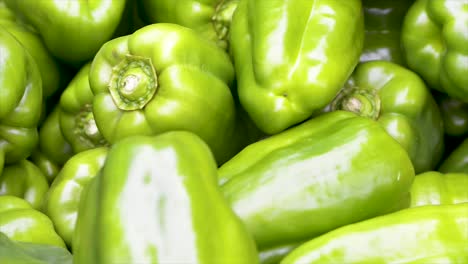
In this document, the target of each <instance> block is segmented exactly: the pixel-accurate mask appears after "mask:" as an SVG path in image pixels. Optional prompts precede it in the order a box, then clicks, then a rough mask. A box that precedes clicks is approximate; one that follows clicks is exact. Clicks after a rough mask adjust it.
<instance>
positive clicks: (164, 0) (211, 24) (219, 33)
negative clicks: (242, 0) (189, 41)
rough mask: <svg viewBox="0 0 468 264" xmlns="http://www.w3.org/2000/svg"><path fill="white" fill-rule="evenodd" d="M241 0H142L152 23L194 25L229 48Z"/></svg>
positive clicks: (148, 21) (143, 7) (207, 36)
mask: <svg viewBox="0 0 468 264" xmlns="http://www.w3.org/2000/svg"><path fill="white" fill-rule="evenodd" d="M238 2H239V0H178V1H173V0H140V1H139V3H140V11H141V13H142V14H143V17H144V20H145V21H146V22H147V23H148V24H152V23H161V22H163V23H174V24H179V25H181V26H184V27H188V28H191V29H193V30H195V31H197V32H199V33H200V34H201V35H202V36H203V37H205V38H206V39H209V40H211V41H213V42H215V43H216V44H217V45H218V46H219V47H221V48H222V49H225V50H227V49H228V47H229V28H230V25H231V20H232V15H233V14H234V11H235V10H236V8H237V4H238Z"/></svg>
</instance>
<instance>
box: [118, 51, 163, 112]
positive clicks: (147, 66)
mask: <svg viewBox="0 0 468 264" xmlns="http://www.w3.org/2000/svg"><path fill="white" fill-rule="evenodd" d="M109 86H110V87H109V90H110V93H111V95H112V99H113V100H114V102H115V104H116V105H117V107H118V108H120V109H121V110H137V109H142V108H143V107H145V105H146V104H147V103H148V102H149V101H151V99H152V98H153V96H154V94H155V93H156V89H157V86H158V84H157V76H156V73H155V71H154V68H153V65H152V63H151V60H150V59H148V58H144V57H138V56H131V55H127V56H126V58H125V59H124V60H122V61H121V62H120V63H119V64H118V65H116V66H114V68H113V69H112V78H111V81H110V85H109Z"/></svg>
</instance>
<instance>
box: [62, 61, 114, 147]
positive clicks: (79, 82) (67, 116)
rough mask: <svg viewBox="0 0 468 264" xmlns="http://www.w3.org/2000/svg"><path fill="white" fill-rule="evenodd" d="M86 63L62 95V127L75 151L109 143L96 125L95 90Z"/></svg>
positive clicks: (66, 138)
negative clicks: (91, 84)
mask: <svg viewBox="0 0 468 264" xmlns="http://www.w3.org/2000/svg"><path fill="white" fill-rule="evenodd" d="M90 68H91V64H90V63H88V64H86V65H84V66H83V67H82V68H81V69H80V71H79V72H78V73H77V74H76V75H75V77H74V78H73V79H72V80H71V82H70V83H69V84H68V86H67V88H65V90H64V91H63V93H62V95H61V97H60V111H59V112H60V117H59V119H60V121H59V123H60V129H61V131H62V134H63V137H64V138H65V140H66V141H67V142H68V143H69V144H70V145H71V147H72V149H73V152H74V153H78V152H81V151H84V150H87V149H91V148H97V147H102V146H105V145H107V142H106V140H105V139H104V138H103V137H102V135H101V133H100V132H99V129H98V128H97V126H96V121H95V119H94V115H93V109H92V103H93V98H94V95H93V92H92V91H91V87H90V86H89V78H88V74H89V69H90Z"/></svg>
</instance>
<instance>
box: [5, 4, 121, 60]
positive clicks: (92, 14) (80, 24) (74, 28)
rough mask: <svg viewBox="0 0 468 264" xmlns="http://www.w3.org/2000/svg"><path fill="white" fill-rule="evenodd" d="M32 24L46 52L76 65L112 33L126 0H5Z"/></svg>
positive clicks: (90, 56)
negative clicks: (45, 47)
mask: <svg viewBox="0 0 468 264" xmlns="http://www.w3.org/2000/svg"><path fill="white" fill-rule="evenodd" d="M4 2H5V3H6V4H7V6H8V7H9V8H11V9H12V10H13V11H14V12H15V13H16V14H17V15H18V16H20V17H21V18H22V19H24V20H25V21H26V23H29V24H31V25H32V26H33V27H34V28H35V29H37V31H38V33H39V34H40V35H41V37H42V39H43V40H44V43H45V45H46V46H47V48H48V49H49V51H50V52H51V53H52V54H53V55H54V56H56V57H58V58H60V59H61V60H63V61H65V62H67V63H71V64H74V65H79V64H81V63H84V62H86V61H88V60H90V59H92V58H93V56H94V55H95V54H96V52H97V51H98V50H99V48H100V47H101V45H102V44H104V43H105V42H106V41H108V40H109V39H110V38H111V36H112V35H113V33H114V31H115V29H116V28H117V25H118V24H119V22H120V19H121V16H122V13H123V10H124V7H125V2H126V1H125V0H119V1H112V0H94V1H88V0H76V1H54V0H41V1H17V0H4Z"/></svg>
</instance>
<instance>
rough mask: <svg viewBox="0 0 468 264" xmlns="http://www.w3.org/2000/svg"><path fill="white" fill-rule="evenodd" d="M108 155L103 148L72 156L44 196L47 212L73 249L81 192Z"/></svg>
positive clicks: (59, 232) (45, 210) (58, 231)
mask: <svg viewBox="0 0 468 264" xmlns="http://www.w3.org/2000/svg"><path fill="white" fill-rule="evenodd" d="M106 156H107V148H105V147H101V148H95V149H90V150H87V151H83V152H80V153H78V154H76V155H74V156H73V157H71V158H70V159H69V160H68V161H67V162H66V163H65V165H64V166H63V168H62V170H61V171H60V173H59V174H58V175H57V177H56V178H55V180H54V182H53V183H52V185H51V186H50V189H49V191H48V192H47V196H46V197H45V201H44V212H45V213H46V214H47V215H48V216H49V217H50V219H51V220H52V222H53V223H54V226H55V229H56V230H57V233H58V234H59V235H60V236H61V237H62V238H63V240H64V241H65V243H67V245H68V246H69V247H70V248H71V246H72V237H73V232H74V230H75V225H76V218H77V216H78V205H79V202H80V199H81V193H82V190H83V188H84V187H85V186H87V185H88V183H89V182H90V181H91V179H93V178H94V177H95V176H96V175H97V174H98V172H99V171H100V170H101V168H102V167H103V165H104V161H105V160H106Z"/></svg>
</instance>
